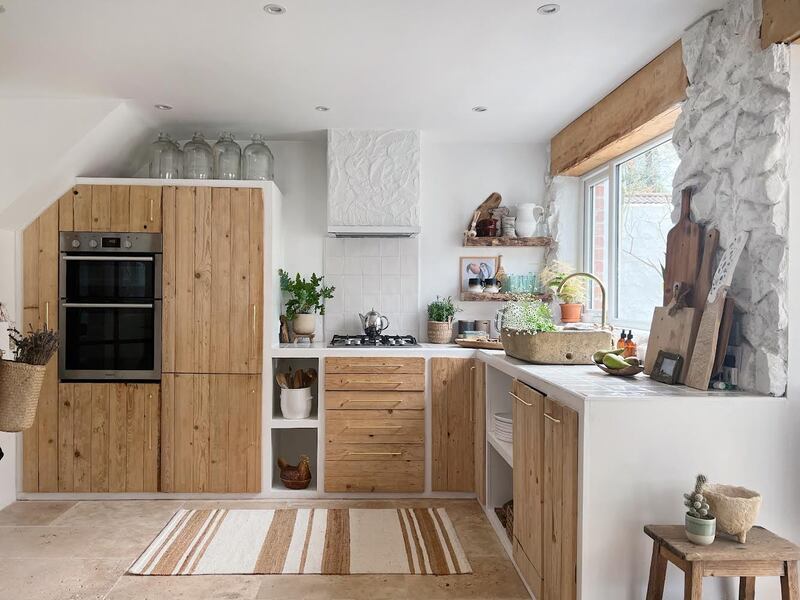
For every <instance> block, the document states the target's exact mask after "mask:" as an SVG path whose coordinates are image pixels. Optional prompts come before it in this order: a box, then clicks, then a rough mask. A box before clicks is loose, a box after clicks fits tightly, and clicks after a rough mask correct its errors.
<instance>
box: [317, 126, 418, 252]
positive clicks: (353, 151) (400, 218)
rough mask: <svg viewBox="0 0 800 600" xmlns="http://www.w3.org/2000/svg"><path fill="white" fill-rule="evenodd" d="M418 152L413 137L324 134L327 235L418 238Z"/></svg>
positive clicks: (415, 135) (352, 132) (384, 133)
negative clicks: (326, 183)
mask: <svg viewBox="0 0 800 600" xmlns="http://www.w3.org/2000/svg"><path fill="white" fill-rule="evenodd" d="M419 151H420V135H419V131H414V130H366V131H365V130H353V129H329V130H328V234H329V235H331V236H336V237H413V236H415V235H416V234H418V233H419V232H420V219H419Z"/></svg>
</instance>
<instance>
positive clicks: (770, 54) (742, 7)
mask: <svg viewBox="0 0 800 600" xmlns="http://www.w3.org/2000/svg"><path fill="white" fill-rule="evenodd" d="M760 23H761V0H730V1H729V2H728V3H727V4H726V5H725V6H724V7H723V8H722V9H721V10H719V11H717V12H715V13H713V14H711V15H709V16H707V17H705V18H704V19H703V20H701V21H699V22H698V23H697V24H695V25H694V26H692V27H691V28H690V29H689V30H687V31H686V33H685V34H684V36H683V57H684V62H685V64H686V70H687V73H688V76H689V82H690V85H689V88H688V90H687V95H688V99H687V100H686V102H685V103H684V106H683V111H682V114H681V116H680V118H679V120H678V122H677V124H676V126H675V131H674V135H673V142H674V143H675V146H676V148H677V150H678V154H679V156H680V157H681V164H680V167H679V168H678V170H677V172H676V174H675V180H674V203H675V207H676V208H675V210H676V213H675V214H676V215H677V210H678V206H679V201H680V192H681V190H682V189H683V188H685V187H689V186H691V187H693V188H694V198H693V204H692V216H693V217H694V219H695V220H696V221H697V222H699V223H703V224H706V225H710V226H714V227H717V228H718V229H719V231H720V247H721V248H723V249H724V248H726V247H727V246H728V245H729V244H730V242H731V240H732V239H733V237H734V236H735V234H736V233H737V232H738V231H741V230H749V231H750V239H749V241H748V243H747V246H746V248H745V251H744V253H743V255H742V259H741V261H740V263H739V266H738V268H737V269H736V272H735V275H734V280H733V286H732V288H731V292H730V293H731V295H732V296H733V297H734V298H735V300H736V303H737V307H738V309H739V310H741V311H742V322H741V332H742V337H743V341H742V343H743V349H742V351H743V355H742V364H741V365H740V374H739V384H740V386H741V387H742V388H744V389H748V390H756V391H758V392H762V393H769V394H773V395H782V394H784V393H785V391H786V371H787V327H788V316H787V311H786V295H787V284H786V275H787V270H786V267H787V265H786V262H787V256H788V248H787V240H788V220H787V218H788V194H789V186H788V177H789V172H788V141H789V50H788V48H787V47H786V46H784V45H773V46H771V47H769V48H767V49H766V50H762V49H761V46H760V40H759V26H760Z"/></svg>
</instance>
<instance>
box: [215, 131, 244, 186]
mask: <svg viewBox="0 0 800 600" xmlns="http://www.w3.org/2000/svg"><path fill="white" fill-rule="evenodd" d="M241 168H242V149H241V148H240V147H239V144H237V143H236V142H235V141H234V139H233V134H231V133H227V132H226V133H223V134H222V135H221V136H219V140H217V143H216V144H214V179H241Z"/></svg>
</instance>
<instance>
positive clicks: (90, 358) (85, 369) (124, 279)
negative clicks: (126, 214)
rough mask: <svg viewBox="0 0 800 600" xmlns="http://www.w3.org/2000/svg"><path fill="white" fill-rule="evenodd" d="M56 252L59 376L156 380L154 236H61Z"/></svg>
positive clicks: (157, 263)
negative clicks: (58, 251)
mask: <svg viewBox="0 0 800 600" xmlns="http://www.w3.org/2000/svg"><path fill="white" fill-rule="evenodd" d="M59 250H60V264H59V298H60V300H59V328H60V337H61V350H60V352H59V377H60V379H62V380H67V381H69V380H73V381H74V380H77V381H81V380H83V381H92V380H116V381H148V380H158V379H160V378H161V301H162V296H161V270H162V247H161V234H159V233H88V232H64V233H61V234H60V239H59Z"/></svg>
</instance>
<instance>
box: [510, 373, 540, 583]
mask: <svg viewBox="0 0 800 600" xmlns="http://www.w3.org/2000/svg"><path fill="white" fill-rule="evenodd" d="M511 394H512V399H513V401H514V404H513V408H512V415H513V440H514V442H513V452H514V493H513V497H514V560H515V561H516V562H517V564H525V563H529V566H528V567H527V568H526V569H524V570H523V572H524V573H525V574H526V580H527V583H528V585H529V586H530V587H531V589H534V590H535V589H536V588H537V587H538V588H541V579H542V575H543V571H544V569H543V566H544V565H543V562H542V552H543V538H544V529H543V522H544V521H543V519H544V514H543V512H542V511H543V506H544V404H545V397H544V396H543V395H542V394H540V393H539V392H537V391H536V390H534V389H533V388H531V387H528V386H527V385H525V384H524V383H522V382H521V381H517V380H514V384H513V388H512V392H511Z"/></svg>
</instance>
